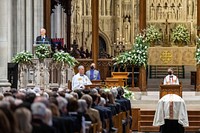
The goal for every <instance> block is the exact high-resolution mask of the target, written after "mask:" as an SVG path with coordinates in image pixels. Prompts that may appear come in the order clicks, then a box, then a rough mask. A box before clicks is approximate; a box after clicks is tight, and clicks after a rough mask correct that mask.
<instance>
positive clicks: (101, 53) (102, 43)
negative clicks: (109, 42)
mask: <svg viewBox="0 0 200 133" xmlns="http://www.w3.org/2000/svg"><path fill="white" fill-rule="evenodd" d="M107 55H108V54H107V49H106V41H105V40H104V39H103V37H101V36H99V58H107Z"/></svg>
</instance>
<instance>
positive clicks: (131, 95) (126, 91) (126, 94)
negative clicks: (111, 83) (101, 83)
mask: <svg viewBox="0 0 200 133" xmlns="http://www.w3.org/2000/svg"><path fill="white" fill-rule="evenodd" d="M118 87H119V86H118ZM118 87H111V88H105V89H104V91H105V92H109V91H111V90H112V89H117V88H118ZM123 89H124V94H123V96H124V97H125V98H126V99H129V100H134V99H135V97H134V92H133V91H130V90H129V89H128V87H127V86H125V87H123Z"/></svg>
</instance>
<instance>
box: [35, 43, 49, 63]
mask: <svg viewBox="0 0 200 133" xmlns="http://www.w3.org/2000/svg"><path fill="white" fill-rule="evenodd" d="M50 53H51V51H50V49H49V47H48V46H47V45H45V44H41V45H39V46H37V47H36V49H35V55H36V56H37V57H38V59H45V58H49V57H50Z"/></svg>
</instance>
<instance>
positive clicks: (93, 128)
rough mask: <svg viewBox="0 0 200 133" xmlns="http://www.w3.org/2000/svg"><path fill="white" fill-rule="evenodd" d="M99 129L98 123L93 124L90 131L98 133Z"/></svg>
mask: <svg viewBox="0 0 200 133" xmlns="http://www.w3.org/2000/svg"><path fill="white" fill-rule="evenodd" d="M97 127H98V123H93V124H91V126H90V131H91V132H92V133H96V132H97Z"/></svg>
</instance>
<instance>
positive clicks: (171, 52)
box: [148, 46, 196, 66]
mask: <svg viewBox="0 0 200 133" xmlns="http://www.w3.org/2000/svg"><path fill="white" fill-rule="evenodd" d="M195 52H196V47H187V46H186V47H176V46H173V47H159V46H158V47H149V49H148V57H149V58H148V64H149V65H171V66H178V65H189V66H191V65H192V66H195V65H196V61H195ZM155 57H156V58H155Z"/></svg>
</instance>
